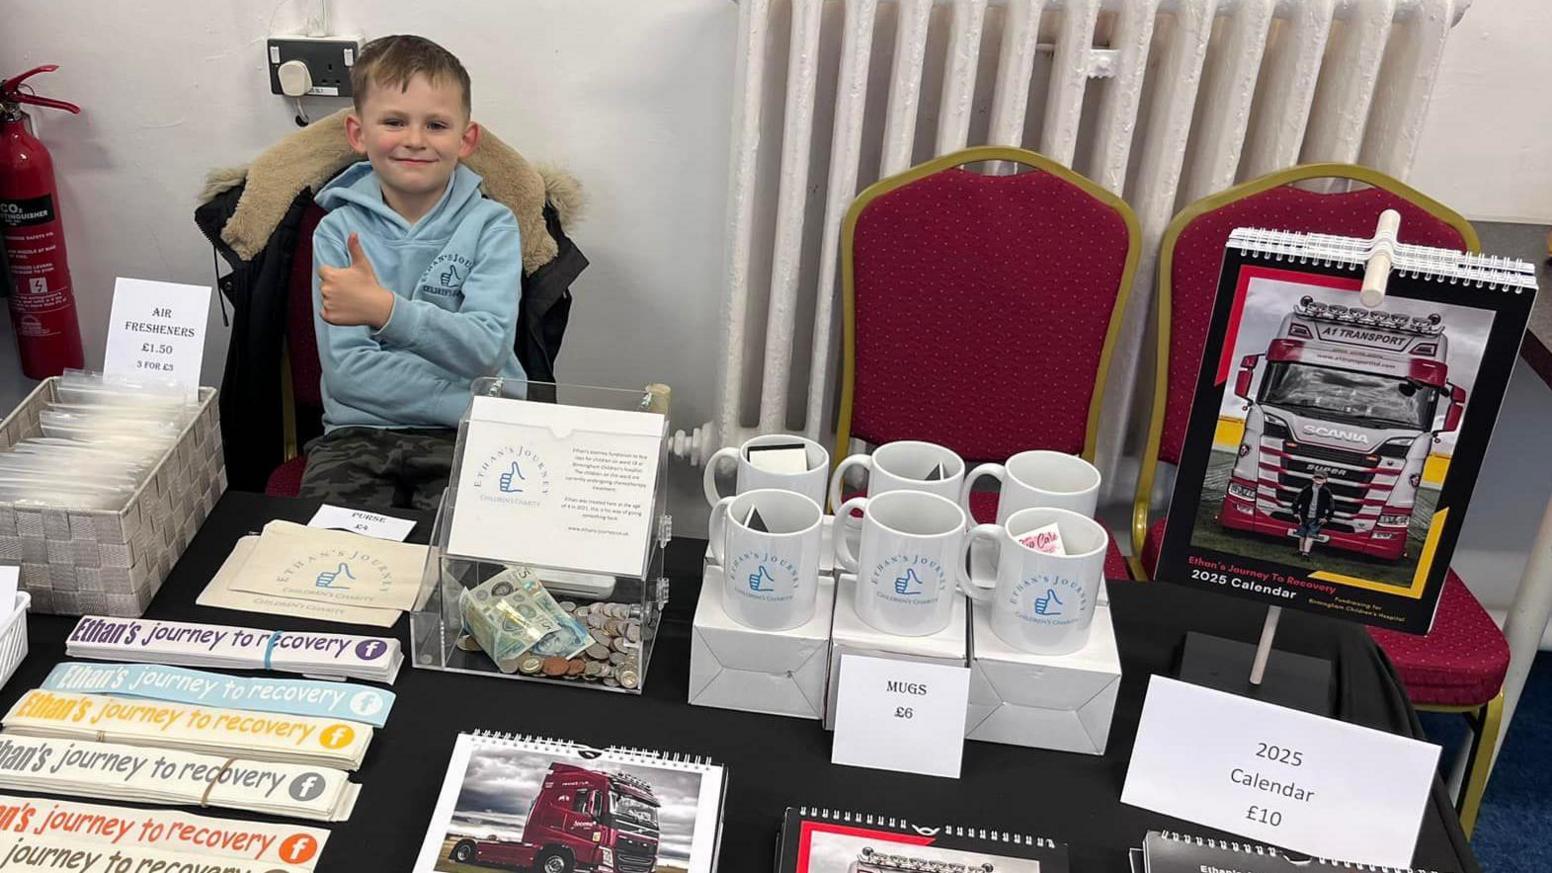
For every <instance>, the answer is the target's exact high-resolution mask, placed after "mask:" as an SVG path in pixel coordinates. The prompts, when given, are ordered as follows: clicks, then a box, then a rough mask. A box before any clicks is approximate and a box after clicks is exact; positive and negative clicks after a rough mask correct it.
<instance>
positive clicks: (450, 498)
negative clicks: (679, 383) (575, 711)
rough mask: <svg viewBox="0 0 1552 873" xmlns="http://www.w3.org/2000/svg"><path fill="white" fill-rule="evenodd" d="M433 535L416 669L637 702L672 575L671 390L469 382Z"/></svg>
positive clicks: (416, 629)
mask: <svg viewBox="0 0 1552 873" xmlns="http://www.w3.org/2000/svg"><path fill="white" fill-rule="evenodd" d="M473 393H474V398H473V400H472V402H471V404H470V408H469V410H468V412H466V413H465V414H464V417H463V419H462V421H461V422H460V423H459V428H458V443H457V448H456V449H455V451H454V455H453V469H452V476H451V478H450V479H449V482H448V487H447V491H446V492H445V493H444V494H443V497H442V505H441V507H440V508H439V509H438V510H437V515H436V522H435V524H434V526H433V528H432V532H431V548H430V552H429V556H428V558H427V561H426V569H425V575H424V578H423V580H422V583H421V595H420V603H421V607H420V608H419V609H417V610H416V611H415V612H414V613H412V614H411V616H410V635H411V647H412V649H413V652H414V663H415V666H417V667H422V668H426V669H435V670H452V671H456V672H460V673H479V674H487V675H491V676H500V677H504V678H511V679H527V680H530V681H537V682H556V683H570V684H573V685H578V686H582V687H587V688H599V689H604V690H611V691H625V692H630V693H640V691H641V688H642V686H643V685H644V684H645V683H646V677H647V666H648V665H649V664H650V663H651V660H652V649H653V643H654V641H655V640H656V638H657V633H658V626H659V622H660V620H661V617H662V614H663V607H664V606H665V604H667V602H668V580H667V579H666V578H665V577H664V575H663V549H664V547H665V546H666V545H667V543H668V538H669V536H670V534H671V527H670V520H669V516H668V513H667V498H666V484H665V483H666V478H667V467H668V449H667V435H668V390H667V388H666V387H663V388H659V387H658V386H648V387H647V388H644V389H637V390H621V389H616V388H595V387H587V386H578V385H556V384H551V383H545V382H523V381H514V380H503V379H494V378H487V379H479V380H476V381H475V383H474V390H473Z"/></svg>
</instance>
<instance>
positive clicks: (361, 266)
mask: <svg viewBox="0 0 1552 873" xmlns="http://www.w3.org/2000/svg"><path fill="white" fill-rule="evenodd" d="M346 246H347V248H348V249H349V251H350V264H349V265H348V266H344V267H331V266H328V265H327V264H323V265H320V266H319V267H318V278H319V280H320V281H319V284H318V293H319V296H320V297H321V298H322V301H321V302H322V313H321V314H322V315H323V320H324V321H326V322H328V323H329V324H334V325H339V326H341V327H348V326H354V325H366V326H367V327H370V328H372V329H373V330H381V329H382V326H383V325H385V324H387V323H388V319H389V318H391V317H392V316H393V303H394V295H393V292H392V291H389V290H388V289H386V288H384V287H383V286H381V285H379V284H378V283H377V271H375V270H373V269H372V261H371V259H370V258H368V257H367V255H366V249H364V248H362V246H361V239H360V238H359V237H358V236H356V234H354V233H352V234H351V235H350V239H349V240H348V241H347V242H346Z"/></svg>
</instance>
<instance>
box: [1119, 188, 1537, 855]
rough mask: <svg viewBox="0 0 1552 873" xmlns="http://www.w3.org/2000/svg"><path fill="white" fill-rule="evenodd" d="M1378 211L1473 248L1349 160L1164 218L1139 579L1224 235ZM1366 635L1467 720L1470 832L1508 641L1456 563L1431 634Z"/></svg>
mask: <svg viewBox="0 0 1552 873" xmlns="http://www.w3.org/2000/svg"><path fill="white" fill-rule="evenodd" d="M1316 179H1328V180H1343V181H1345V182H1347V183H1349V185H1346V186H1339V187H1340V189H1341V190H1337V191H1334V192H1332V193H1325V192H1324V191H1318V190H1312V189H1310V188H1307V187H1299V186H1298V183H1301V182H1302V183H1308V182H1309V181H1310V180H1316ZM1351 183H1358V184H1359V186H1360V187H1352V186H1351ZM1386 209H1394V210H1396V211H1398V212H1400V213H1401V230H1400V234H1399V238H1400V240H1401V241H1402V242H1406V243H1413V244H1416V245H1426V246H1437V247H1440V248H1449V249H1456V250H1466V251H1473V252H1474V251H1479V250H1480V248H1481V244H1480V242H1479V241H1478V239H1477V234H1476V231H1475V230H1474V229H1473V228H1472V227H1471V224H1470V223H1469V222H1467V221H1466V219H1465V218H1464V217H1462V216H1461V215H1460V214H1459V213H1457V212H1455V211H1454V210H1452V209H1450V208H1449V207H1447V206H1444V205H1443V204H1440V203H1438V202H1436V201H1434V200H1432V199H1430V198H1428V197H1427V196H1425V195H1423V194H1421V193H1419V192H1418V191H1415V190H1413V189H1412V188H1409V187H1407V186H1406V185H1404V184H1402V183H1401V182H1399V181H1397V180H1395V179H1392V178H1390V177H1389V176H1386V175H1384V174H1382V173H1379V172H1377V171H1374V170H1371V169H1368V168H1366V167H1356V166H1351V165H1346V164H1309V165H1306V166H1300V167H1293V168H1291V169H1288V170H1284V171H1281V172H1277V173H1273V174H1271V175H1268V176H1263V177H1261V178H1259V179H1255V180H1253V181H1250V182H1246V183H1244V184H1242V185H1238V186H1235V187H1233V188H1230V189H1228V190H1226V191H1223V192H1220V193H1218V194H1214V195H1212V196H1211V197H1207V198H1205V199H1202V200H1199V201H1197V202H1196V203H1193V204H1191V205H1190V206H1188V207H1186V209H1185V210H1183V211H1182V212H1181V213H1180V214H1179V215H1177V216H1175V219H1174V220H1173V221H1172V222H1170V225H1169V228H1168V229H1167V230H1166V231H1165V233H1164V239H1163V242H1162V243H1161V246H1160V251H1159V280H1158V281H1159V284H1158V301H1157V307H1156V312H1157V322H1156V327H1157V335H1158V346H1157V354H1158V361H1157V366H1156V368H1155V372H1156V373H1157V379H1156V382H1155V384H1154V394H1153V415H1152V418H1151V421H1150V423H1149V428H1148V443H1147V448H1146V449H1145V450H1144V453H1143V466H1142V473H1141V476H1140V477H1139V479H1138V483H1137V493H1136V496H1135V500H1134V503H1133V506H1132V555H1133V558H1132V560H1133V572H1134V573H1135V575H1136V577H1137V578H1139V579H1147V578H1149V577H1150V576H1151V575H1152V573H1153V570H1154V567H1155V565H1156V564H1157V562H1158V558H1159V547H1160V545H1161V544H1162V542H1163V539H1164V523H1165V519H1164V518H1163V517H1160V518H1158V519H1156V520H1151V522H1150V515H1151V508H1152V496H1153V490H1154V482H1155V480H1156V478H1157V475H1158V471H1159V464H1160V462H1163V463H1166V464H1171V465H1176V464H1179V462H1180V455H1181V452H1182V450H1183V448H1184V444H1185V435H1186V423H1187V420H1188V419H1189V417H1190V414H1191V400H1192V395H1193V394H1194V392H1195V390H1196V381H1197V371H1198V368H1199V366H1200V365H1201V358H1202V347H1203V344H1204V343H1205V342H1206V338H1207V328H1208V322H1209V321H1210V320H1211V317H1212V308H1213V298H1214V296H1215V295H1216V293H1217V288H1218V274H1219V270H1220V268H1221V267H1222V263H1223V250H1224V245H1225V243H1226V242H1227V241H1228V238H1229V233H1230V231H1232V230H1233V229H1234V228H1236V227H1265V228H1273V229H1278V230H1296V231H1310V232H1319V233H1330V234H1339V235H1344V236H1353V237H1363V238H1366V237H1370V236H1373V234H1374V228H1375V224H1376V223H1377V221H1378V219H1379V214H1380V213H1381V212H1383V211H1384V210H1386ZM1369 634H1370V636H1372V637H1373V638H1374V641H1375V642H1376V643H1378V644H1379V646H1380V648H1381V649H1382V650H1384V652H1385V654H1386V656H1388V657H1389V658H1390V661H1391V663H1392V664H1394V665H1395V668H1396V672H1397V674H1398V675H1399V676H1400V678H1401V682H1402V684H1403V685H1404V686H1405V687H1406V690H1407V696H1408V697H1409V698H1411V700H1412V703H1413V705H1414V706H1416V707H1417V708H1418V709H1425V710H1433V711H1441V712H1457V713H1462V714H1465V715H1466V716H1467V717H1468V720H1470V721H1471V722H1472V727H1473V740H1472V745H1471V748H1470V749H1469V750H1468V754H1469V761H1468V764H1467V767H1466V769H1465V775H1464V777H1463V780H1462V788H1461V791H1460V792H1459V797H1458V800H1457V804H1456V805H1457V809H1458V811H1459V813H1460V818H1461V826H1462V828H1463V829H1464V830H1465V832H1466V834H1467V836H1470V834H1471V830H1472V827H1473V826H1474V825H1475V823H1476V816H1477V811H1478V809H1479V807H1480V805H1481V801H1482V794H1483V792H1484V790H1485V789H1486V786H1487V776H1488V771H1489V770H1490V769H1491V761H1492V756H1493V749H1494V747H1495V746H1496V744H1497V741H1498V732H1499V719H1500V715H1501V712H1502V705H1503V697H1502V695H1501V693H1500V689H1501V688H1502V687H1503V680H1504V675H1505V673H1506V672H1507V671H1508V668H1509V646H1508V642H1507V641H1506V640H1505V639H1504V635H1503V633H1502V631H1500V630H1499V629H1498V626H1497V625H1496V624H1495V623H1494V622H1493V620H1492V617H1491V616H1489V615H1488V614H1487V611H1486V610H1485V609H1483V608H1482V605H1481V604H1480V603H1478V602H1477V599H1476V598H1475V597H1474V596H1472V594H1471V592H1470V591H1469V590H1468V589H1467V588H1466V585H1465V583H1464V582H1462V581H1461V579H1460V577H1459V576H1457V575H1456V574H1455V571H1454V570H1450V571H1448V573H1447V574H1446V577H1445V583H1444V591H1443V592H1442V594H1441V595H1440V598H1439V606H1438V610H1437V612H1436V617H1435V619H1434V625H1433V630H1432V631H1431V632H1430V633H1428V634H1427V635H1426V636H1417V635H1413V634H1406V633H1401V632H1398V631H1389V630H1378V629H1374V628H1371V629H1370V630H1369Z"/></svg>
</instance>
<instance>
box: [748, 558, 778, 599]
mask: <svg viewBox="0 0 1552 873" xmlns="http://www.w3.org/2000/svg"><path fill="white" fill-rule="evenodd" d="M775 581H776V579H775V577H774V576H772V575H771V571H770V570H768V569H766V566H765V565H764V564H761V565H760V569H759V570H758V571H756V572H754V573H750V574H749V590H750V591H762V592H763V591H773V590H775V586H773V585H771V584H770V583H772V582H775Z"/></svg>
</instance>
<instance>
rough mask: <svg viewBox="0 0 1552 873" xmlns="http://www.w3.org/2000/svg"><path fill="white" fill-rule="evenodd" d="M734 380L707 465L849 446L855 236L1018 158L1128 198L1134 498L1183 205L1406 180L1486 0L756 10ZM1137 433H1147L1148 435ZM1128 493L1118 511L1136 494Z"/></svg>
mask: <svg viewBox="0 0 1552 873" xmlns="http://www.w3.org/2000/svg"><path fill="white" fill-rule="evenodd" d="M739 3H740V20H741V29H740V34H741V36H740V40H741V42H740V45H739V48H738V66H737V69H736V72H735V76H736V82H735V102H734V106H733V113H732V116H733V117H732V157H731V162H730V164H731V168H730V177H729V185H728V187H729V196H728V214H727V228H728V230H727V238H726V241H725V256H726V283H727V287H726V300H725V305H724V307H723V322H722V327H723V333H722V336H723V342H724V347H723V357H722V360H723V365H724V367H725V369H724V372H723V374H722V380H721V386H720V396H719V400H718V406H717V421H716V422H714V423H713V422H708V423H707V424H706V425H705V426H703V427H702V428H698V429H696V432H695V433H693V434H691V435H689V436H686V435H684V434H682V433H681V434H680V439H679V440H678V442H677V445H676V450H677V451H678V453H679V454H681V455H682V456H686V457H689V458H690V459H691V460H692V462H699V461H700V460H702V459H704V458H705V457H706V455H709V453H710V452H711V451H714V450H715V449H716V448H718V447H720V446H722V445H731V444H737V443H739V442H740V441H742V440H743V439H745V438H747V437H748V436H750V435H752V434H754V433H763V432H773V431H792V432H800V433H804V434H806V435H808V436H809V437H811V438H814V439H817V440H819V441H820V442H822V443H825V444H827V445H828V444H829V443H830V442H831V441H832V440H833V433H834V406H835V403H836V396H837V393H838V391H837V384H838V381H839V370H840V368H839V366H838V363H837V348H838V345H839V340H838V338H839V334H840V330H839V320H840V307H839V303H838V301H839V297H840V290H839V289H840V281H839V262H840V257H839V244H840V225H841V220H842V218H843V216H844V215H845V213H846V208H847V206H848V205H849V204H850V203H851V201H852V199H853V197H854V196H855V195H856V194H857V193H858V192H859V191H860V190H861V189H863V188H864V187H866V186H867V185H868V184H870V183H872V182H873V181H875V180H877V179H879V178H881V177H883V176H888V175H891V174H894V173H897V172H899V171H901V170H904V169H906V168H907V167H909V166H911V165H913V164H916V163H919V162H921V161H924V160H927V159H930V158H932V157H934V156H937V155H940V154H943V153H945V152H949V151H954V150H957V149H960V148H963V147H965V146H966V145H980V144H996V145H1015V146H1023V147H1025V148H1029V149H1033V150H1035V151H1038V152H1041V153H1043V154H1045V155H1047V156H1050V157H1052V158H1055V159H1056V160H1058V161H1061V162H1063V163H1065V164H1068V165H1070V166H1072V167H1073V168H1074V169H1076V170H1078V171H1079V172H1082V173H1084V174H1086V175H1088V176H1089V177H1091V178H1093V179H1095V180H1096V181H1098V182H1099V183H1100V184H1102V185H1104V186H1105V187H1107V188H1109V189H1111V190H1113V191H1116V192H1119V193H1120V194H1121V195H1122V196H1123V197H1124V198H1125V199H1126V200H1127V202H1129V203H1130V204H1131V205H1132V207H1133V208H1134V209H1135V210H1136V211H1137V215H1138V217H1139V219H1140V221H1141V226H1142V237H1143V238H1142V262H1141V269H1139V270H1138V271H1137V287H1135V288H1134V289H1133V292H1132V298H1131V299H1132V305H1131V308H1130V311H1129V312H1128V314H1127V319H1126V324H1125V326H1124V328H1123V332H1122V338H1121V341H1120V342H1119V343H1117V345H1116V354H1115V360H1114V363H1113V369H1112V371H1111V375H1110V381H1109V383H1108V384H1109V387H1108V390H1107V394H1106V397H1105V401H1106V409H1105V414H1104V417H1103V422H1104V432H1103V433H1102V434H1101V438H1100V443H1099V446H1100V449H1099V451H1100V462H1101V469H1102V470H1104V471H1105V472H1106V474H1107V475H1106V479H1107V481H1109V482H1115V480H1116V478H1117V477H1116V476H1115V475H1114V474H1115V471H1116V469H1117V466H1116V465H1117V459H1118V457H1120V455H1121V453H1122V451H1123V450H1126V449H1128V448H1131V450H1132V451H1133V452H1134V453H1135V447H1130V446H1129V445H1123V442H1125V441H1124V440H1123V434H1126V433H1127V432H1128V428H1129V426H1130V420H1131V419H1132V418H1134V417H1135V416H1137V415H1139V414H1140V413H1139V412H1137V411H1136V410H1135V409H1134V407H1135V406H1136V405H1137V404H1136V403H1134V395H1136V394H1137V393H1138V392H1136V391H1135V385H1136V383H1137V379H1138V378H1139V377H1142V378H1147V379H1151V378H1152V374H1151V370H1149V369H1148V367H1147V364H1146V362H1145V361H1144V360H1142V354H1141V353H1142V349H1143V345H1144V343H1143V339H1144V335H1145V332H1146V322H1147V319H1146V318H1145V315H1146V313H1147V310H1148V304H1149V301H1150V300H1151V298H1152V289H1153V286H1154V263H1155V261H1156V258H1157V254H1158V243H1159V239H1160V237H1161V236H1162V235H1163V231H1164V228H1165V226H1166V225H1167V224H1168V222H1169V220H1170V218H1171V217H1172V216H1173V215H1174V213H1175V212H1176V210H1177V209H1179V208H1180V207H1181V206H1183V205H1185V204H1187V203H1189V202H1191V201H1193V200H1195V199H1197V198H1199V197H1202V196H1203V195H1206V194H1209V193H1212V192H1214V191H1217V190H1220V189H1222V188H1225V187H1227V186H1229V185H1231V184H1233V183H1235V182H1236V181H1240V180H1244V179H1247V178H1251V177H1254V176H1258V175H1261V174H1263V173H1266V172H1269V171H1271V170H1276V169H1279V168H1282V167H1286V166H1289V165H1291V164H1294V163H1299V162H1309V161H1343V162H1357V163H1363V164H1367V165H1370V166H1373V167H1375V168H1378V169H1380V170H1382V171H1384V172H1386V173H1389V174H1391V175H1394V176H1398V177H1402V178H1405V176H1406V174H1407V171H1408V169H1409V168H1410V166H1411V164H1412V158H1413V154H1414V152H1415V150H1416V145H1417V138H1418V136H1419V133H1420V131H1421V130H1422V125H1423V117H1424V115H1425V113H1426V111H1427V108H1428V98H1429V95H1430V94H1431V93H1432V90H1433V83H1434V76H1435V73H1436V72H1437V69H1438V66H1439V60H1440V57H1441V55H1442V54H1443V51H1444V43H1445V39H1446V38H1447V36H1448V34H1449V30H1450V28H1451V27H1452V26H1453V25H1454V23H1455V22H1456V21H1457V20H1458V19H1459V17H1460V15H1461V14H1462V13H1463V12H1464V10H1465V7H1466V6H1467V5H1468V4H1469V0H1001V2H989V0H937V2H934V0H739ZM1136 429H1137V430H1143V428H1141V427H1138V428H1136ZM1130 489H1131V483H1130V482H1123V483H1121V485H1120V487H1119V491H1117V492H1114V493H1116V494H1117V495H1122V494H1124V495H1128V496H1129V494H1130Z"/></svg>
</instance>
